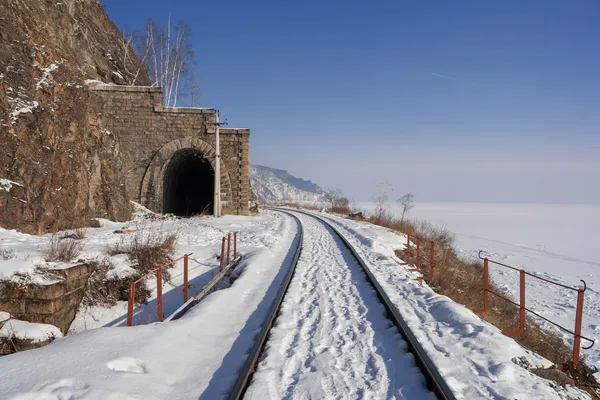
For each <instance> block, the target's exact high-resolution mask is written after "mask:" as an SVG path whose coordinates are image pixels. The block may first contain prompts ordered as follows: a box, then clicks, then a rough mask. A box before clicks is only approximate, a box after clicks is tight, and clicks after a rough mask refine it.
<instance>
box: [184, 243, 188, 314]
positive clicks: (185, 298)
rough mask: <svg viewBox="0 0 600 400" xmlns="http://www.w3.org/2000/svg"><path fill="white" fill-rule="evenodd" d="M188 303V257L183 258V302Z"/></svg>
mask: <svg viewBox="0 0 600 400" xmlns="http://www.w3.org/2000/svg"><path fill="white" fill-rule="evenodd" d="M187 301H188V255H187V254H185V255H184V256H183V302H184V303H185V302H187Z"/></svg>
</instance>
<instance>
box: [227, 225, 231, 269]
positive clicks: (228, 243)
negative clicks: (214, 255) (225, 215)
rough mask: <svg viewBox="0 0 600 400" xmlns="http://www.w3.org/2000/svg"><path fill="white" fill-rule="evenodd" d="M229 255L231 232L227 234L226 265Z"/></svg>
mask: <svg viewBox="0 0 600 400" xmlns="http://www.w3.org/2000/svg"><path fill="white" fill-rule="evenodd" d="M230 255H231V232H229V233H228V234H227V265H229V262H230V259H229V257H230Z"/></svg>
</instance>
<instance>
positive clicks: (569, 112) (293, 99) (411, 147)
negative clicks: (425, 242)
mask: <svg viewBox="0 0 600 400" xmlns="http://www.w3.org/2000/svg"><path fill="white" fill-rule="evenodd" d="M104 3H105V4H106V11H107V12H108V14H109V15H110V16H111V17H112V18H113V19H114V20H115V22H116V23H117V25H118V26H119V27H120V28H122V29H124V28H133V29H136V28H142V27H143V25H144V23H145V21H146V20H147V18H148V17H152V18H154V19H155V20H157V21H164V20H166V18H167V16H168V14H169V13H171V18H172V20H175V21H176V20H180V19H182V20H185V21H187V22H188V23H189V24H190V25H191V27H192V31H193V43H194V50H195V53H196V59H197V65H196V72H197V75H198V77H199V79H200V83H201V90H202V99H201V105H202V106H203V107H215V108H218V109H220V110H221V115H222V116H223V117H226V118H227V119H228V120H229V122H230V123H231V126H239V127H249V128H251V130H252V134H251V150H250V151H251V161H252V162H253V163H258V164H264V165H268V166H272V167H277V168H283V169H287V170H288V171H289V172H290V173H292V174H294V175H297V176H300V177H303V178H306V179H311V180H313V181H315V182H316V183H318V184H320V185H321V186H322V187H324V188H334V187H340V188H342V189H343V190H344V192H345V193H346V194H347V195H348V196H349V197H350V198H352V199H354V200H369V199H370V198H371V197H372V196H373V195H374V192H375V187H376V185H377V183H378V182H380V181H388V182H389V183H390V184H391V185H392V187H393V188H394V195H393V196H396V195H397V196H399V195H401V194H402V193H405V192H412V193H413V194H414V195H415V196H416V198H417V200H420V201H471V202H478V201H489V202H543V203H600V185H599V184H598V182H600V161H599V159H600V76H599V74H600V25H599V24H598V23H597V21H599V20H600V2H598V1H596V0H581V1H580V0H577V1H564V0H561V1H553V0H544V1H542V0H540V1H508V0H507V1H497V2H490V1H442V0H439V1H421V0H419V1H417V0H412V1H391V0H390V1H383V0H382V1H367V0H361V1H358V0H346V1H341V0H340V1H338V0H326V1H325V0H321V1H317V0H303V1H300V0H286V1H283V0H279V1H266V0H264V1H263V0H255V1H241V0H240V1H221V0H220V1H214V2H200V1H184V0H172V1H165V0H128V1H126V2H124V1H117V0H106V1H104Z"/></svg>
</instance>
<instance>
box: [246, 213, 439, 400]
mask: <svg viewBox="0 0 600 400" xmlns="http://www.w3.org/2000/svg"><path fill="white" fill-rule="evenodd" d="M298 218H300V220H301V222H302V225H303V226H304V243H303V246H302V253H301V255H300V259H299V262H298V265H297V267H296V271H295V276H294V279H293V280H292V282H291V284H290V287H289V289H288V292H287V294H286V296H285V298H284V301H283V303H282V308H281V310H280V313H279V316H278V317H277V320H276V322H275V326H274V327H273V329H272V330H271V333H270V336H269V340H268V341H267V344H266V347H265V356H264V358H263V360H262V361H261V362H260V363H259V365H258V368H257V372H256V373H255V374H254V376H253V379H252V384H251V386H250V387H249V388H248V391H247V392H246V395H245V398H247V399H257V400H260V399H287V398H295V399H333V398H340V399H352V398H357V399H361V398H372V399H390V398H402V399H403V398H407V399H435V396H434V395H433V394H432V393H431V392H429V390H427V388H426V386H425V380H424V378H423V375H422V374H421V372H420V371H419V369H418V368H417V367H416V365H415V361H414V357H413V356H412V355H411V354H410V353H407V351H406V343H405V342H404V340H403V339H402V337H401V336H400V334H399V332H398V329H397V328H396V327H395V326H394V325H393V323H392V321H390V320H389V319H388V318H387V317H386V315H385V308H384V306H383V304H382V303H381V302H380V301H379V299H378V298H377V295H376V294H375V291H374V289H373V288H372V287H371V285H370V284H369V283H368V281H367V280H366V276H365V274H364V272H363V271H362V269H361V267H360V265H359V264H358V263H357V262H356V260H355V259H354V257H353V256H352V254H351V253H350V252H349V251H348V250H347V249H346V248H345V247H344V245H343V243H342V242H341V241H340V239H339V238H338V237H337V236H334V234H333V233H332V232H331V230H330V229H329V228H326V227H325V225H324V224H323V223H321V222H319V221H317V220H316V219H314V218H312V217H307V216H304V215H298Z"/></svg>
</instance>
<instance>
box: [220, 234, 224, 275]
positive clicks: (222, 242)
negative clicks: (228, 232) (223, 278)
mask: <svg viewBox="0 0 600 400" xmlns="http://www.w3.org/2000/svg"><path fill="white" fill-rule="evenodd" d="M223 257H225V236H223V240H222V241H221V260H220V263H219V271H223Z"/></svg>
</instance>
